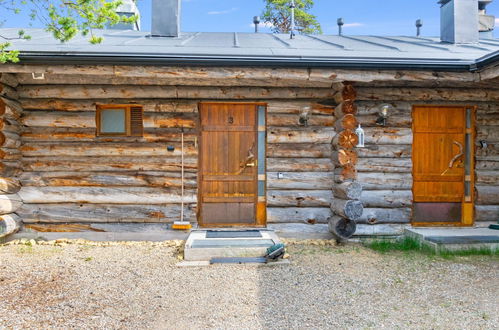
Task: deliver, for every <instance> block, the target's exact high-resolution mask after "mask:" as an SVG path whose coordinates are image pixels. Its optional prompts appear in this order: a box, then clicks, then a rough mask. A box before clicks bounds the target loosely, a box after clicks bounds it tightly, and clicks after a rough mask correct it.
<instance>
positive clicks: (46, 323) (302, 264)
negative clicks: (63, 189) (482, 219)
mask: <svg viewBox="0 0 499 330" xmlns="http://www.w3.org/2000/svg"><path fill="white" fill-rule="evenodd" d="M167 245H173V243H170V244H163V245H158V244H156V245H153V244H135V245H118V246H106V247H101V246H89V245H77V244H71V245H66V244H62V246H48V245H43V246H42V245H34V246H27V245H10V246H0V328H1V329H4V328H7V329H10V328H37V329H50V328H64V329H67V328H106V329H114V328H124V329H127V328H132V329H146V328H147V329H170V328H171V329H193V328H244V329H253V328H255V329H259V328H269V329H272V328H273V329H277V328H332V327H335V328H342V329H345V328H352V329H358V328H362V329H364V328H404V329H405V328H425V329H464V328H468V329H497V325H498V324H499V285H498V284H499V260H498V258H497V257H456V258H453V259H450V260H445V259H440V258H430V257H428V256H423V255H418V254H410V255H407V254H402V253H391V254H384V255H381V254H378V253H376V252H373V251H370V250H368V249H366V248H364V247H361V246H357V245H349V246H346V247H334V246H312V245H290V246H289V248H288V251H289V254H290V259H291V265H282V266H273V267H257V266H250V265H243V266H235V265H216V266H210V267H204V268H178V267H176V263H177V262H178V259H177V250H178V248H176V247H175V246H167Z"/></svg>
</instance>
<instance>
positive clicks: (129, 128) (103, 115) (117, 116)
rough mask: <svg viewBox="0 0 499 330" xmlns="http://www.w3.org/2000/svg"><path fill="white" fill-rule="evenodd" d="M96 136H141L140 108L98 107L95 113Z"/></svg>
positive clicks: (121, 106) (142, 128)
mask: <svg viewBox="0 0 499 330" xmlns="http://www.w3.org/2000/svg"><path fill="white" fill-rule="evenodd" d="M95 119H96V124H97V125H96V126H97V136H142V135H143V131H144V126H143V123H142V106H140V105H136V104H128V105H98V106H97V113H96V118H95Z"/></svg>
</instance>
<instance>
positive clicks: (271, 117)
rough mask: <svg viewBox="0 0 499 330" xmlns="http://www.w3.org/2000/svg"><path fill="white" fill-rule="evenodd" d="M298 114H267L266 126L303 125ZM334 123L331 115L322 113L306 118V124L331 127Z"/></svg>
mask: <svg viewBox="0 0 499 330" xmlns="http://www.w3.org/2000/svg"><path fill="white" fill-rule="evenodd" d="M299 119H300V116H299V115H291V114H268V115H267V125H268V126H275V127H278V126H295V127H299V126H303V125H302V124H301V123H300V121H299ZM334 123H335V118H334V117H333V116H323V115H312V116H310V117H309V118H308V121H307V125H308V126H323V127H332V126H333V125H334Z"/></svg>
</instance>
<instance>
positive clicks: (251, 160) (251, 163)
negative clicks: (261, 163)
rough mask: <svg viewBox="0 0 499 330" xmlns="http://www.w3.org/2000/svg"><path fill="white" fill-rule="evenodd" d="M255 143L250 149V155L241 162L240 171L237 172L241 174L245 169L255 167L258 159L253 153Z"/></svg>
mask: <svg viewBox="0 0 499 330" xmlns="http://www.w3.org/2000/svg"><path fill="white" fill-rule="evenodd" d="M254 146H255V144H254V143H253V145H252V146H251V148H250V149H249V150H248V156H247V157H246V159H245V160H244V161H242V162H241V165H239V172H238V173H237V174H241V173H243V172H244V170H245V169H246V168H248V167H255V166H256V159H255V154H253V147H254Z"/></svg>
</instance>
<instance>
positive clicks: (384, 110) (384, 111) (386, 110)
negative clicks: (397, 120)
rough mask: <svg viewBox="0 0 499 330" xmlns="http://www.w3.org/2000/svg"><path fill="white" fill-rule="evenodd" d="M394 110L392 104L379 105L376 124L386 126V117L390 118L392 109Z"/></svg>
mask: <svg viewBox="0 0 499 330" xmlns="http://www.w3.org/2000/svg"><path fill="white" fill-rule="evenodd" d="M392 110H393V106H392V105H391V104H382V105H380V107H379V112H378V119H376V124H378V125H381V126H386V119H387V118H388V116H389V114H390V111H392Z"/></svg>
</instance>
